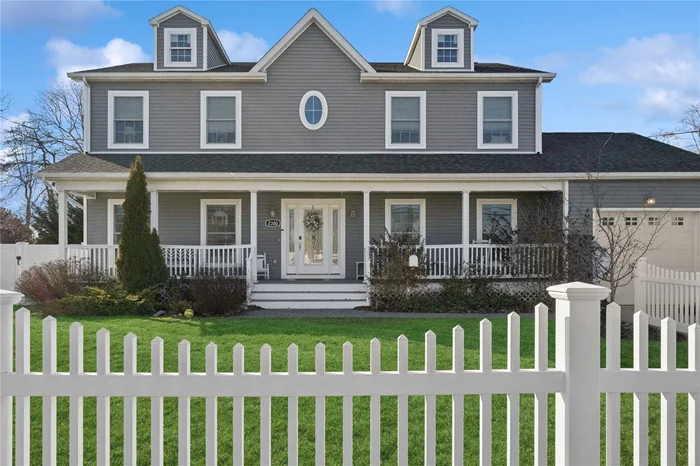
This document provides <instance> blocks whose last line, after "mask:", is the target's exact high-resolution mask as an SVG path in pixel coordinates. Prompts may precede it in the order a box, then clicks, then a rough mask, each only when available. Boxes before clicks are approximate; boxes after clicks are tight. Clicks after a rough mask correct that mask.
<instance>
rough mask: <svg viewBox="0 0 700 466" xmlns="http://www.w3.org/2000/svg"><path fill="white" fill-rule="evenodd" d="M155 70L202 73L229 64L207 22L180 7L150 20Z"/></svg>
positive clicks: (212, 27)
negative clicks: (152, 33) (153, 42)
mask: <svg viewBox="0 0 700 466" xmlns="http://www.w3.org/2000/svg"><path fill="white" fill-rule="evenodd" d="M149 22H150V24H151V27H153V30H154V40H155V44H154V47H153V69H154V70H155V71H205V70H208V69H211V68H216V67H218V66H222V65H227V64H228V63H229V59H228V55H226V50H225V49H224V47H223V45H222V44H221V41H220V40H219V37H218V36H217V35H216V31H215V30H214V26H212V24H211V22H210V21H209V20H208V19H207V18H205V17H203V16H200V15H198V14H197V13H195V12H193V11H190V10H188V9H187V8H185V7H182V6H180V5H178V6H176V7H174V8H171V9H169V10H168V11H166V12H164V13H161V14H159V15H158V16H156V17H154V18H151V20H150V21H149Z"/></svg>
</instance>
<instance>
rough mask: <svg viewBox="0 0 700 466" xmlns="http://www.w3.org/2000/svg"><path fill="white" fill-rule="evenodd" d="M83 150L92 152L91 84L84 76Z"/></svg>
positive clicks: (87, 152)
mask: <svg viewBox="0 0 700 466" xmlns="http://www.w3.org/2000/svg"><path fill="white" fill-rule="evenodd" d="M83 85H84V87H83V151H84V152H85V153H86V154H89V153H90V119H91V117H92V115H91V114H92V112H91V111H90V107H91V93H90V85H89V84H88V81H87V78H86V77H85V76H83Z"/></svg>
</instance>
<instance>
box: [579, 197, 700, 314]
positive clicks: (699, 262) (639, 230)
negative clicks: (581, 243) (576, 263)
mask: <svg viewBox="0 0 700 466" xmlns="http://www.w3.org/2000/svg"><path fill="white" fill-rule="evenodd" d="M601 217H602V221H605V222H610V221H612V222H616V225H629V228H632V229H633V230H636V231H635V235H636V237H637V238H639V239H640V240H641V241H644V242H648V241H649V239H650V238H651V237H652V236H653V235H654V231H656V230H658V229H659V228H660V231H659V233H658V234H657V235H656V239H655V241H654V243H653V246H652V248H651V249H650V250H649V251H648V252H647V253H646V255H645V256H646V258H647V261H648V262H649V263H650V264H654V265H658V266H660V267H664V268H668V269H672V270H679V271H687V272H695V271H700V212H698V211H697V210H695V211H693V210H688V211H683V210H672V211H666V210H657V211H653V212H649V211H646V212H645V211H630V210H624V211H621V209H610V210H605V211H603V212H601ZM599 221H600V220H599ZM593 230H594V234H595V236H596V239H597V240H598V242H599V243H600V244H605V235H603V234H602V233H601V231H600V229H599V228H596V227H594V229H593ZM608 231H611V230H610V229H609V230H608ZM613 231H614V230H613ZM615 300H616V301H617V302H618V303H619V304H633V303H634V286H633V284H632V283H631V284H629V285H627V286H625V287H622V288H619V289H618V291H617V296H616V299H615Z"/></svg>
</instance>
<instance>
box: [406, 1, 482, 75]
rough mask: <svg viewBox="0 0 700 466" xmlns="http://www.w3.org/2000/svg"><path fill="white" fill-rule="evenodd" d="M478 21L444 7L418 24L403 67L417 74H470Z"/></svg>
mask: <svg viewBox="0 0 700 466" xmlns="http://www.w3.org/2000/svg"><path fill="white" fill-rule="evenodd" d="M478 24H479V21H477V20H476V19H474V18H472V17H471V16H469V15H467V14H464V13H462V12H461V11H459V10H457V9H456V8H452V7H451V6H447V7H445V8H443V9H441V10H439V11H436V12H435V13H433V14H431V15H429V16H426V17H425V18H423V19H421V20H420V21H418V25H417V26H416V32H415V33H414V34H413V40H412V41H411V46H410V47H409V48H408V54H407V55H406V60H405V62H404V64H405V65H407V66H410V67H412V68H415V69H417V70H420V71H449V72H459V71H474V31H475V30H476V27H477V25H478Z"/></svg>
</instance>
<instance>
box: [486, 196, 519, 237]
mask: <svg viewBox="0 0 700 466" xmlns="http://www.w3.org/2000/svg"><path fill="white" fill-rule="evenodd" d="M484 204H510V227H511V228H512V229H513V230H515V229H516V228H517V227H518V200H517V199H508V198H497V199H477V200H476V239H477V240H479V241H481V240H483V239H484V225H483V210H482V209H483V206H484Z"/></svg>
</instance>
